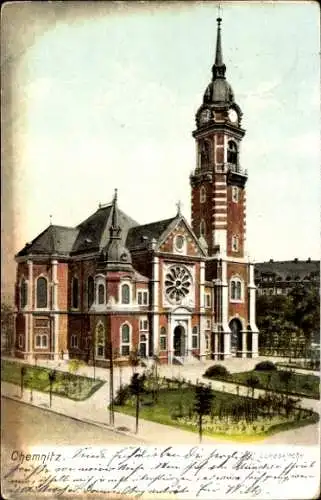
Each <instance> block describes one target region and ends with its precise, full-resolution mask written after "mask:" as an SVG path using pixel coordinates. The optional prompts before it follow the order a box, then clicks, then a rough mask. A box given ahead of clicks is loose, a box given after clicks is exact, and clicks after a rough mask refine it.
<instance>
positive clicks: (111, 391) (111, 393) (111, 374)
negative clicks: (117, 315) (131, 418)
mask: <svg viewBox="0 0 321 500" xmlns="http://www.w3.org/2000/svg"><path fill="white" fill-rule="evenodd" d="M108 351H109V423H110V425H114V423H115V419H114V360H113V344H112V341H111V339H110V340H109V342H108Z"/></svg>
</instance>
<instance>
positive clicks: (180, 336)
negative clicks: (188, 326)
mask: <svg viewBox="0 0 321 500" xmlns="http://www.w3.org/2000/svg"><path fill="white" fill-rule="evenodd" d="M173 347H174V356H185V329H184V328H183V327H182V326H181V325H178V326H176V327H175V329H174V341H173Z"/></svg>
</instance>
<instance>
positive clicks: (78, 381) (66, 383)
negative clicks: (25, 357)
mask: <svg viewBox="0 0 321 500" xmlns="http://www.w3.org/2000/svg"><path fill="white" fill-rule="evenodd" d="M22 366H24V367H26V373H25V376H24V383H23V386H24V388H25V389H33V390H36V391H41V392H49V373H50V372H51V371H52V370H50V369H48V368H44V367H40V366H32V365H28V364H24V363H19V362H16V361H7V360H5V361H4V360H1V380H3V381H4V382H10V383H11V384H16V385H19V386H20V384H21V367H22ZM104 383H105V382H104V381H102V380H94V379H92V378H89V377H84V376H80V375H75V374H71V373H68V372H63V371H59V370H56V379H55V381H54V383H53V387H52V393H53V394H56V395H58V396H63V397H67V398H69V399H73V400H75V401H83V400H85V399H87V398H89V397H90V396H91V395H92V394H93V393H94V392H96V391H97V390H98V389H100V387H101V386H102V385H103V384H104Z"/></svg>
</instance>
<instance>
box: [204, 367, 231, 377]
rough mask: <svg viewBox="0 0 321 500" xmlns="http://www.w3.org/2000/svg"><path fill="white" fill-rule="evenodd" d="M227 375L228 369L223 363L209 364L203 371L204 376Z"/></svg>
mask: <svg viewBox="0 0 321 500" xmlns="http://www.w3.org/2000/svg"><path fill="white" fill-rule="evenodd" d="M228 375H229V371H228V370H227V369H226V368H225V366H223V365H212V366H209V367H208V368H207V370H206V372H205V373H204V377H208V378H224V377H226V376H228Z"/></svg>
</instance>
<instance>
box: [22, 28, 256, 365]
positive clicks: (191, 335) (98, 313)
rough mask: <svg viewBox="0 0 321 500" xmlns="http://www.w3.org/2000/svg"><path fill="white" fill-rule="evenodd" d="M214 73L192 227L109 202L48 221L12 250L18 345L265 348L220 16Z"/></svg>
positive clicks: (195, 353) (237, 119) (54, 348)
mask: <svg viewBox="0 0 321 500" xmlns="http://www.w3.org/2000/svg"><path fill="white" fill-rule="evenodd" d="M217 21H218V29H217V45H216V54H215V63H214V65H213V68H212V79H211V82H210V83H209V85H208V86H207V88H206V90H205V94H204V97H203V102H202V104H201V106H200V108H199V110H198V111H197V113H196V130H195V131H194V132H193V136H194V138H195V141H196V148H197V158H196V167H195V170H194V171H193V173H192V175H191V177H190V183H191V197H192V202H191V212H192V227H190V226H189V224H188V223H187V221H186V220H185V218H184V217H183V215H182V214H181V212H180V206H179V205H178V211H177V214H176V215H175V216H174V217H172V218H170V219H166V220H160V221H156V222H152V223H150V224H145V225H139V224H138V223H137V222H136V221H134V220H133V219H132V218H131V217H130V216H128V215H126V214H125V213H124V212H122V211H121V210H120V209H119V208H118V201H117V192H115V196H114V199H113V201H112V203H109V204H107V205H100V206H99V208H98V210H97V211H96V212H95V213H94V214H92V215H90V216H89V217H88V218H87V219H86V220H85V221H83V222H82V223H80V224H79V225H78V226H77V227H63V226H56V225H50V226H49V227H47V228H46V229H45V230H44V231H43V232H42V233H41V234H40V235H39V236H37V237H36V238H35V239H34V240H33V241H32V242H31V243H30V244H27V245H26V246H25V247H24V248H23V249H22V250H21V251H20V252H19V253H18V254H17V256H16V261H17V263H18V267H17V280H16V334H15V339H14V352H15V354H16V355H17V356H22V357H27V358H28V359H33V358H34V356H42V357H48V356H50V357H53V358H58V357H59V356H61V357H69V356H70V357H77V358H83V359H85V360H86V361H87V362H90V361H91V360H93V359H95V360H96V361H97V362H98V363H100V364H102V365H104V364H106V363H107V362H108V359H109V358H110V355H111V349H112V350H113V352H114V353H115V355H117V356H118V357H121V358H124V359H125V360H126V359H128V356H129V355H130V353H131V352H132V351H133V350H135V349H137V350H138V351H139V353H140V355H141V356H142V357H146V358H148V357H151V356H154V355H158V356H159V357H160V358H161V360H162V361H163V362H170V363H171V362H177V363H184V362H189V361H195V360H196V359H200V358H204V357H209V358H212V359H223V358H228V357H230V356H243V357H246V356H257V355H258V329H257V327H256V324H255V296H256V291H255V284H254V266H253V264H252V263H251V262H249V259H248V256H247V252H246V245H245V241H246V190H245V186H246V182H247V172H246V170H245V169H244V168H243V167H242V165H241V155H240V145H241V141H242V139H243V137H244V135H245V130H244V129H243V128H242V126H241V121H242V112H241V109H240V107H239V106H238V104H237V103H236V102H235V98H234V93H233V90H232V87H231V85H230V84H229V83H228V82H227V80H226V77H225V73H226V66H225V64H224V62H223V55H222V43H221V26H220V25H221V19H220V18H219V19H218V20H217Z"/></svg>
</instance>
